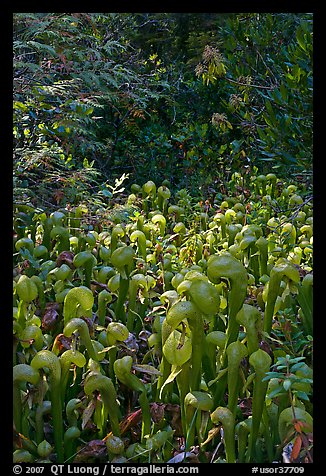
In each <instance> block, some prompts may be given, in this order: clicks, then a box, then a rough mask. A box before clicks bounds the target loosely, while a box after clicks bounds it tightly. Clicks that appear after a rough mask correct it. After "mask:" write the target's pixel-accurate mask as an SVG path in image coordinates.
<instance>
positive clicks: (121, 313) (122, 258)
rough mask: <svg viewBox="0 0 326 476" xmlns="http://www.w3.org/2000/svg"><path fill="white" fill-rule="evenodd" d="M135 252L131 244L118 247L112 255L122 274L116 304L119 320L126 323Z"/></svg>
mask: <svg viewBox="0 0 326 476" xmlns="http://www.w3.org/2000/svg"><path fill="white" fill-rule="evenodd" d="M134 255H135V252H134V250H133V248H132V247H131V246H121V247H120V248H117V249H116V250H115V251H114V252H113V253H112V256H111V262H112V264H113V266H114V267H115V268H116V269H117V271H118V272H119V274H120V284H119V293H118V299H117V301H116V303H115V306H114V312H115V315H116V318H117V320H119V321H121V322H122V323H123V324H126V310H125V302H126V299H127V296H128V291H129V276H130V273H131V271H132V268H133V263H134Z"/></svg>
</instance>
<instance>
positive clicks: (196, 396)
mask: <svg viewBox="0 0 326 476" xmlns="http://www.w3.org/2000/svg"><path fill="white" fill-rule="evenodd" d="M184 407H185V418H186V427H187V438H186V441H187V442H186V448H185V451H187V450H188V449H189V448H190V447H191V446H193V445H194V444H195V433H196V430H197V434H198V432H199V429H200V426H201V413H202V412H209V411H210V410H211V409H212V408H213V399H212V397H211V396H210V395H209V394H208V393H205V392H201V391H192V392H189V393H187V395H186V396H185V399H184ZM196 412H197V415H196ZM198 417H199V418H198ZM195 420H196V425H194V422H195Z"/></svg>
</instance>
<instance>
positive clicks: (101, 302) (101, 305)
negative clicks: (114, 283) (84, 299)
mask: <svg viewBox="0 0 326 476" xmlns="http://www.w3.org/2000/svg"><path fill="white" fill-rule="evenodd" d="M111 301H112V294H111V293H109V292H108V291H107V290H106V289H103V290H102V291H101V292H100V293H99V295H98V301H97V302H98V307H97V317H98V324H99V325H100V326H105V317H106V306H107V305H108V304H109V303H110V302H111Z"/></svg>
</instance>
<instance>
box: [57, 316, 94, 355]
mask: <svg viewBox="0 0 326 476" xmlns="http://www.w3.org/2000/svg"><path fill="white" fill-rule="evenodd" d="M76 331H78V332H79V334H80V337H81V340H82V342H83V344H84V345H85V347H86V349H87V352H88V355H89V357H90V358H91V359H93V360H95V361H100V360H101V356H100V355H99V354H98V353H97V351H96V350H95V348H94V346H93V343H92V340H91V338H90V335H89V330H88V326H87V324H86V322H85V321H84V320H83V319H79V318H74V319H71V320H70V321H69V322H68V323H67V324H66V326H65V327H64V329H63V334H64V335H65V336H66V337H71V335H72V334H73V333H74V332H76Z"/></svg>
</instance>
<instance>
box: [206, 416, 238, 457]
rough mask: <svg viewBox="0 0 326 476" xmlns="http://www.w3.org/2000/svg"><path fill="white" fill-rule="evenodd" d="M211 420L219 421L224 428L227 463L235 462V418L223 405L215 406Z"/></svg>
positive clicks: (216, 422) (215, 422)
mask: <svg viewBox="0 0 326 476" xmlns="http://www.w3.org/2000/svg"><path fill="white" fill-rule="evenodd" d="M211 420H212V422H213V423H214V424H215V425H217V424H218V423H221V424H222V426H223V430H224V446H225V454H226V462H227V463H236V455H235V419H234V415H233V413H232V412H231V411H230V410H229V409H228V408H225V407H217V408H216V410H214V411H213V413H211Z"/></svg>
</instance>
